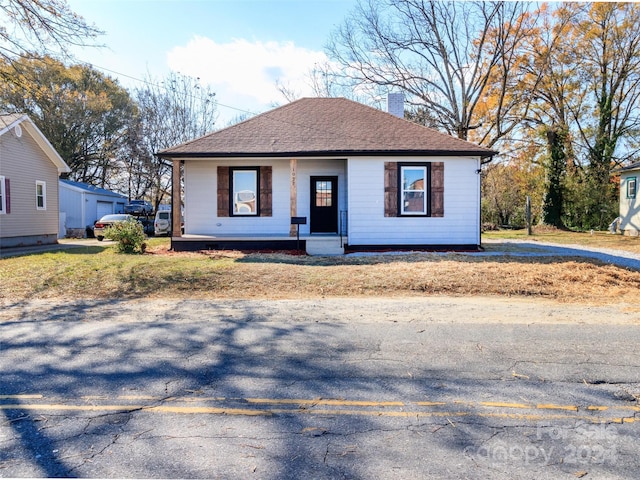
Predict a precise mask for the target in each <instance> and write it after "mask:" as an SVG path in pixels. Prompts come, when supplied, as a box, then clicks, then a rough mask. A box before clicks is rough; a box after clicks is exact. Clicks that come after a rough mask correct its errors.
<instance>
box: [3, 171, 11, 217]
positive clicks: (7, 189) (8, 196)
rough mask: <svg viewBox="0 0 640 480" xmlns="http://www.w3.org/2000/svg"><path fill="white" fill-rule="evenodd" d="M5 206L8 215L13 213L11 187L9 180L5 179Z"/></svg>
mask: <svg viewBox="0 0 640 480" xmlns="http://www.w3.org/2000/svg"><path fill="white" fill-rule="evenodd" d="M4 196H5V199H4V206H5V209H6V213H11V186H10V185H9V179H8V178H5V179H4Z"/></svg>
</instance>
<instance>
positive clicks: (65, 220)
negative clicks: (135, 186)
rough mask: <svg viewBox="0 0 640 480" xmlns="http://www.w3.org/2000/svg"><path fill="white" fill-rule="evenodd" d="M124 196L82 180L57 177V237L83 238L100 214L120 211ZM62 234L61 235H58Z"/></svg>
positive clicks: (124, 201) (124, 199)
mask: <svg viewBox="0 0 640 480" xmlns="http://www.w3.org/2000/svg"><path fill="white" fill-rule="evenodd" d="M126 203H127V197H126V196H125V195H121V194H120V193H116V192H112V191H111V190H106V189H104V188H98V187H94V186H92V185H88V184H86V183H81V182H73V181H71V180H60V219H61V223H62V224H63V227H62V230H63V231H61V236H67V237H84V236H85V234H86V229H87V227H88V226H93V224H94V222H95V221H96V220H98V219H99V218H101V217H103V216H104V215H109V214H111V213H124V206H125V204H126ZM62 234H64V235H62Z"/></svg>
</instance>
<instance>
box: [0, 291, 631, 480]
mask: <svg viewBox="0 0 640 480" xmlns="http://www.w3.org/2000/svg"><path fill="white" fill-rule="evenodd" d="M4 307H5V308H4V309H3V310H2V312H1V314H0V352H1V355H0V378H2V382H1V383H0V476H1V477H54V476H56V477H57V476H62V477H101V478H114V477H118V478H132V477H135V478H242V479H246V478H260V479H282V478H320V479H322V478H327V479H329V478H331V479H335V478H363V479H373V478H411V479H414V478H504V479H513V478H550V479H551V478H553V479H557V478H577V477H580V476H581V475H585V474H588V475H589V476H588V477H587V478H635V477H636V476H637V472H638V471H640V455H639V453H640V452H639V448H640V447H639V446H640V441H639V440H640V438H639V437H640V429H639V428H638V427H639V425H638V419H639V418H640V417H638V412H639V411H640V406H639V405H638V401H637V397H638V395H640V368H638V367H639V366H640V360H639V359H638V356H637V345H638V343H639V340H640V331H639V329H638V322H639V314H638V312H637V310H634V309H633V308H629V307H628V306H625V307H620V308H619V309H613V310H612V309H611V308H610V307H609V308H608V309H604V308H603V309H598V308H595V307H580V306H570V305H558V304H554V303H551V302H527V301H517V300H499V299H473V298H469V299H453V298H431V299H428V298H427V299H411V300H408V299H395V300H385V299H375V300H368V301H367V300H321V299H320V300H308V301H302V302H294V301H279V302H268V301H242V302H233V301H224V302H222V301H206V302H205V301H183V302H171V301H161V300H155V301H154V300H145V301H136V302H118V301H102V302H101V301H96V302H76V303H73V304H47V303H45V302H44V301H31V302H25V303H20V304H13V305H12V304H7V305H5V306H4ZM607 312H609V313H610V315H609V316H606V313H607ZM597 319H599V321H596V320H597Z"/></svg>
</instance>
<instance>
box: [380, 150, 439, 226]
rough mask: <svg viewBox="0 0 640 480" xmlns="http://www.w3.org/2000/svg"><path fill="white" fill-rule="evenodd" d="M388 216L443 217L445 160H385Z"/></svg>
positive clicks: (386, 208)
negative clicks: (404, 161)
mask: <svg viewBox="0 0 640 480" xmlns="http://www.w3.org/2000/svg"><path fill="white" fill-rule="evenodd" d="M384 216H385V217H399V216H403V217H404V216H407V217H411V216H413V217H415V216H428V217H443V216H444V162H422V163H417V162H416V163H409V162H406V163H399V162H385V164H384Z"/></svg>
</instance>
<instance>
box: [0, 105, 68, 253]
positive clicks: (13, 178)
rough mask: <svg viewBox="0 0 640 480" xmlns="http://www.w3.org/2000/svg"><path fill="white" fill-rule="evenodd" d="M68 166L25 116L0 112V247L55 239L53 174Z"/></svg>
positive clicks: (55, 181)
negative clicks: (0, 113) (1, 113)
mask: <svg viewBox="0 0 640 480" xmlns="http://www.w3.org/2000/svg"><path fill="white" fill-rule="evenodd" d="M69 171H70V169H69V167H68V166H67V164H66V163H65V162H64V160H62V158H61V157H60V155H58V153H57V152H56V150H55V149H54V148H53V147H52V146H51V144H50V143H49V141H48V140H47V139H46V138H45V136H44V135H43V134H42V132H41V131H40V130H39V129H38V127H36V125H35V124H34V123H33V122H32V121H31V119H29V117H28V116H26V115H21V114H11V115H0V248H6V247H15V246H22V245H38V244H48V243H56V242H57V240H58V230H59V215H58V212H59V210H58V177H59V175H60V174H61V173H68V172H69Z"/></svg>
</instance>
